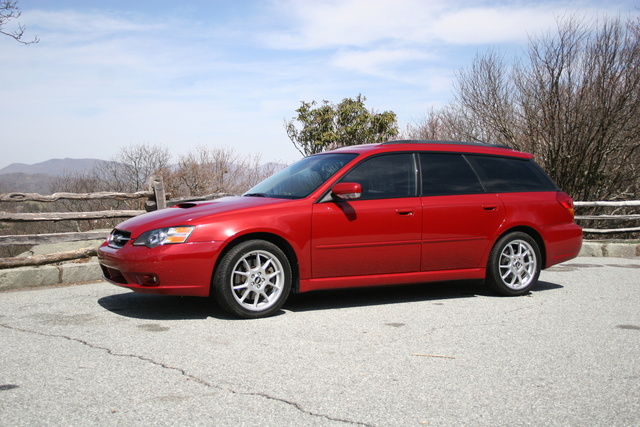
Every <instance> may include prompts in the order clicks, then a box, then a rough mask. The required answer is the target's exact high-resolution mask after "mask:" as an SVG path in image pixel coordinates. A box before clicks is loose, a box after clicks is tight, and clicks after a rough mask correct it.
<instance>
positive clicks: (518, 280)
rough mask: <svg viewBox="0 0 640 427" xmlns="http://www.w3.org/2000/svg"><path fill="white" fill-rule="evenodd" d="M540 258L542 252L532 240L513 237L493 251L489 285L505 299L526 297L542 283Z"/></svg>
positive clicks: (523, 234) (490, 261)
mask: <svg viewBox="0 0 640 427" xmlns="http://www.w3.org/2000/svg"><path fill="white" fill-rule="evenodd" d="M540 258H541V256H540V248H539V247H538V244H537V243H536V241H535V240H534V239H533V238H532V237H531V236H529V235H528V234H526V233H522V232H514V233H509V234H507V235H506V236H504V237H502V238H501V239H500V240H498V242H497V243H496V245H495V246H494V247H493V249H492V250H491V254H490V255H489V262H488V264H487V279H486V284H487V285H488V286H489V287H490V288H491V289H493V290H494V291H496V292H497V293H499V294H502V295H508V296H516V295H524V294H526V293H527V292H529V290H530V289H531V288H532V287H533V285H535V284H536V282H537V281H538V277H539V276H540V269H541V259H540Z"/></svg>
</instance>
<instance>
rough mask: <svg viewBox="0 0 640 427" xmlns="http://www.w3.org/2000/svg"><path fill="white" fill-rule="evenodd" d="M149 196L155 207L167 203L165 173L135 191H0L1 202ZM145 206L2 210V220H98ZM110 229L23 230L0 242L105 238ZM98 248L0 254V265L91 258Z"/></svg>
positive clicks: (132, 212) (126, 215)
mask: <svg viewBox="0 0 640 427" xmlns="http://www.w3.org/2000/svg"><path fill="white" fill-rule="evenodd" d="M135 199H148V200H149V201H151V202H152V203H148V206H149V205H153V206H154V208H153V209H163V208H165V207H166V194H165V192H164V183H163V180H162V177H160V176H154V177H152V179H151V181H150V189H149V190H148V191H138V192H135V193H116V192H98V193H54V194H51V195H40V194H35V193H7V194H0V202H40V203H50V202H56V201H58V200H118V201H122V200H135ZM144 212H146V210H106V211H91V212H47V213H13V212H0V221H4V222H35V221H37V222H42V221H53V222H57V221H71V220H95V219H109V218H131V217H134V216H137V215H140V214H142V213H144ZM110 232H111V229H101V230H91V231H84V232H68V233H47V234H42V233H40V234H21V235H4V236H0V245H39V244H43V243H62V242H77V241H85V240H98V239H105V238H106V237H107V236H108V235H109V233H110ZM96 253H97V248H93V247H88V248H82V249H77V250H74V251H66V252H60V253H56V254H47V255H37V256H29V257H9V258H0V269H3V268H12V267H22V266H28V265H42V264H50V263H54V262H61V261H69V260H73V259H80V258H89V257H91V256H95V255H96Z"/></svg>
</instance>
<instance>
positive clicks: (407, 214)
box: [396, 209, 413, 216]
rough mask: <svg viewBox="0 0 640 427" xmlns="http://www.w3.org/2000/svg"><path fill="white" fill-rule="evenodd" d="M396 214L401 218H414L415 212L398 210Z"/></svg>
mask: <svg viewBox="0 0 640 427" xmlns="http://www.w3.org/2000/svg"><path fill="white" fill-rule="evenodd" d="M396 213H397V214H398V215H400V216H413V210H410V209H396Z"/></svg>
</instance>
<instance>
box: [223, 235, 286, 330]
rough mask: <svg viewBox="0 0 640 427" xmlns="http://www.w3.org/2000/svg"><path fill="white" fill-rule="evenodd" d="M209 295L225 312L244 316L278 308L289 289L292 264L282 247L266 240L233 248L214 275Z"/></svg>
mask: <svg viewBox="0 0 640 427" xmlns="http://www.w3.org/2000/svg"><path fill="white" fill-rule="evenodd" d="M212 288H213V289H212V291H213V292H212V294H213V295H214V296H215V298H216V300H217V302H218V304H219V305H220V306H221V307H222V308H223V309H225V310H227V311H228V312H230V313H232V314H234V315H236V316H238V317H242V318H245V319H256V318H259V317H267V316H270V315H272V314H273V313H275V312H276V311H278V310H280V307H282V305H283V304H284V302H285V301H286V299H287V297H288V295H289V291H290V290H291V264H290V263H289V259H288V258H287V256H286V255H285V254H284V252H282V250H281V249H280V248H279V247H277V246H276V245H274V244H273V243H271V242H267V241H265V240H249V241H246V242H243V243H240V244H239V245H238V246H235V247H234V248H232V249H231V250H230V251H229V252H227V254H226V255H224V257H223V258H222V260H221V261H220V264H219V265H218V268H217V269H216V272H215V274H214V278H213V284H212Z"/></svg>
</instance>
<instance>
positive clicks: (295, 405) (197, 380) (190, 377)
mask: <svg viewBox="0 0 640 427" xmlns="http://www.w3.org/2000/svg"><path fill="white" fill-rule="evenodd" d="M0 327H3V328H5V329H9V330H13V331H18V332H24V333H29V334H34V335H39V336H43V337H50V338H62V339H66V340H68V341H72V342H75V343H78V344H82V345H84V346H87V347H89V348H92V349H94V350H102V351H104V352H106V353H107V354H109V355H111V356H116V357H127V358H132V359H138V360H140V361H143V362H147V363H150V364H152V365H155V366H158V367H160V368H163V369H168V370H172V371H176V372H178V373H179V374H180V375H182V376H184V377H185V378H187V380H189V381H193V382H195V383H198V384H201V385H203V386H205V387H208V388H213V389H217V390H220V391H225V392H228V393H232V394H236V395H240V396H255V397H261V398H263V399H267V400H272V401H274V402H279V403H284V404H286V405H289V406H291V407H293V408H295V409H296V410H298V411H300V412H302V413H303V414H307V415H310V416H312V417H319V418H324V419H326V420H328V421H336V422H341V423H345V424H353V425H360V426H365V427H374V426H373V425H372V424H367V423H363V422H360V421H352V420H346V419H342V418H335V417H331V416H329V415H324V414H318V413H315V412H311V411H309V410H307V409H304V408H303V407H302V406H301V405H300V404H299V403H296V402H292V401H290V400H287V399H283V398H280V397H275V396H271V395H269V394H267V393H259V392H243V391H237V390H233V389H231V388H225V387H220V386H218V385H215V384H211V383H210V382H208V381H206V380H204V379H202V378H199V377H197V376H195V375H193V374H190V373H188V372H187V371H186V370H184V369H182V368H176V367H175V366H170V365H167V364H165V363H161V362H157V361H155V360H153V359H151V358H148V357H145V356H140V355H137V354H128V353H116V352H114V351H113V350H111V349H110V348H107V347H102V346H99V345H95V344H92V343H90V342H88V341H85V340H82V339H79V338H73V337H69V336H66V335H60V334H48V333H44V332H39V331H34V330H30V329H24V328H19V327H16V326H10V325H5V324H0Z"/></svg>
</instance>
